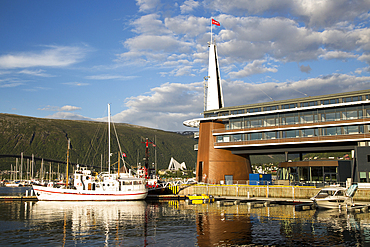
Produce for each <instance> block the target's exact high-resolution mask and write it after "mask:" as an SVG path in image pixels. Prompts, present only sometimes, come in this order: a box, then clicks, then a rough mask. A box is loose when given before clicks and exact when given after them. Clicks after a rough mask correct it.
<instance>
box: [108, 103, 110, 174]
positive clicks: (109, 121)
mask: <svg viewBox="0 0 370 247" xmlns="http://www.w3.org/2000/svg"><path fill="white" fill-rule="evenodd" d="M108 173H109V174H110V104H108Z"/></svg>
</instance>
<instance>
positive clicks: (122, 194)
mask: <svg viewBox="0 0 370 247" xmlns="http://www.w3.org/2000/svg"><path fill="white" fill-rule="evenodd" d="M33 190H34V191H35V194H36V196H37V199H38V200H39V201H130V200H144V199H145V198H146V197H147V195H148V191H147V190H146V189H144V190H135V191H93V190H75V189H61V188H53V187H43V186H36V185H34V186H33Z"/></svg>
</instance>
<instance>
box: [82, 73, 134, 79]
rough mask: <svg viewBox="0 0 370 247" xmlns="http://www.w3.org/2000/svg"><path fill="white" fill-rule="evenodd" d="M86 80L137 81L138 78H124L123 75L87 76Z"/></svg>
mask: <svg viewBox="0 0 370 247" xmlns="http://www.w3.org/2000/svg"><path fill="white" fill-rule="evenodd" d="M85 78H86V79H90V80H131V79H135V78H136V76H122V75H109V74H105V75H91V76H86V77H85Z"/></svg>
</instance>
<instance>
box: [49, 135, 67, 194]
mask: <svg viewBox="0 0 370 247" xmlns="http://www.w3.org/2000/svg"><path fill="white" fill-rule="evenodd" d="M70 142H71V139H68V149H67V166H66V188H68V164H69V146H70ZM50 171H51V164H50ZM49 178H50V176H49Z"/></svg>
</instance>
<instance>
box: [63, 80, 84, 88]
mask: <svg viewBox="0 0 370 247" xmlns="http://www.w3.org/2000/svg"><path fill="white" fill-rule="evenodd" d="M62 84H63V85H69V86H75V87H81V86H88V85H90V84H89V83H85V82H77V81H75V82H65V83H62Z"/></svg>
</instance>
